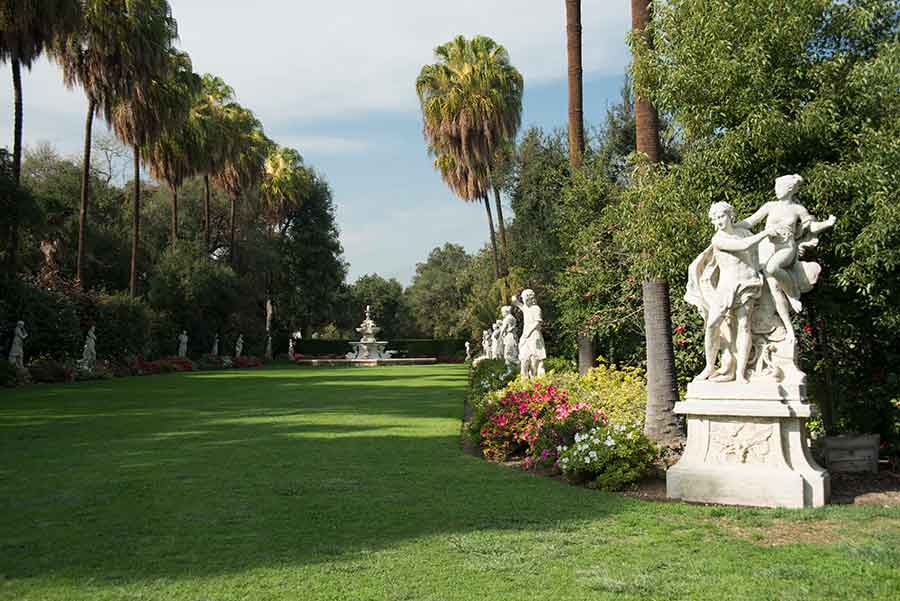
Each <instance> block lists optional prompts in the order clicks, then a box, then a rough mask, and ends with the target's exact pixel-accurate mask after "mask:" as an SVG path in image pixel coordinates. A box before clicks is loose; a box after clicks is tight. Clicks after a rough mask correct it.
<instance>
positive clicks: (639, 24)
mask: <svg viewBox="0 0 900 601" xmlns="http://www.w3.org/2000/svg"><path fill="white" fill-rule="evenodd" d="M651 8H652V7H651V5H650V1H649V0H631V28H632V30H634V32H635V33H636V34H637V35H640V36H642V37H644V38H646V39H647V43H648V44H650V45H651V46H652V44H653V40H652V39H651V38H650V33H649V32H648V31H647V27H648V26H649V25H650V18H651ZM634 115H635V122H636V127H637V140H636V142H637V144H636V146H637V151H638V152H642V153H644V154H646V155H647V158H648V159H650V162H651V163H656V162H659V116H658V115H657V113H656V108H655V107H654V106H653V105H652V104H651V103H650V101H649V100H646V99H644V98H641V97H640V96H638V95H637V94H635V95H634Z"/></svg>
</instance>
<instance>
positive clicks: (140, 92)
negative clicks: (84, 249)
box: [109, 0, 178, 297]
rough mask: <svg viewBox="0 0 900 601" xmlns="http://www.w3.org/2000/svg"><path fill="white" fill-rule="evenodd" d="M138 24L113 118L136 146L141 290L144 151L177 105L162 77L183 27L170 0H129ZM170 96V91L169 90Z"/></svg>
mask: <svg viewBox="0 0 900 601" xmlns="http://www.w3.org/2000/svg"><path fill="white" fill-rule="evenodd" d="M123 1H125V2H126V3H127V4H126V6H127V8H128V11H129V14H130V15H132V20H131V21H130V23H131V24H133V25H134V30H133V32H132V36H131V38H130V39H129V45H128V50H129V53H130V56H131V57H132V58H133V60H134V61H135V63H136V64H135V67H133V68H132V69H129V70H128V72H127V76H126V78H125V79H124V80H123V81H122V82H121V84H120V85H121V90H122V92H121V94H117V97H116V100H115V102H114V104H113V105H112V107H111V108H110V115H109V122H110V124H111V125H112V127H113V131H115V133H116V136H117V137H118V138H119V139H120V140H122V141H123V142H124V143H126V144H128V145H130V146H132V147H133V148H134V197H133V207H132V210H133V215H132V230H131V236H132V240H131V275H130V278H129V292H130V294H131V296H132V297H133V296H135V295H136V294H137V258H138V252H139V244H140V233H141V153H140V149H141V147H143V146H144V145H145V144H147V143H148V142H151V141H153V140H155V139H156V137H157V136H158V135H159V134H160V132H161V131H162V129H163V126H164V124H165V123H166V122H167V121H170V120H172V112H173V109H175V110H177V107H171V106H169V107H167V106H165V105H163V104H161V103H160V97H161V96H163V95H162V94H161V87H162V84H161V80H162V79H164V78H165V76H166V70H167V69H169V68H171V66H172V64H173V60H174V59H173V56H172V53H173V52H174V50H173V48H172V44H173V43H174V42H175V40H176V39H177V37H178V28H177V24H176V23H175V19H173V18H172V13H171V9H170V7H169V3H168V2H167V1H166V0H123ZM163 97H164V96H163Z"/></svg>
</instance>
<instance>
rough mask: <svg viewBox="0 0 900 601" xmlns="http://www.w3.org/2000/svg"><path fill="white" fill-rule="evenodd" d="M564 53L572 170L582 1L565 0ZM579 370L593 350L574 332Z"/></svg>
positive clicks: (578, 139)
mask: <svg viewBox="0 0 900 601" xmlns="http://www.w3.org/2000/svg"><path fill="white" fill-rule="evenodd" d="M566 56H567V59H568V64H569V164H570V165H571V166H572V171H575V169H577V168H578V167H580V166H581V163H582V161H583V160H584V95H583V91H584V82H583V70H582V67H581V0H566ZM576 338H577V342H578V372H579V373H581V374H586V373H587V372H588V370H589V369H590V368H591V367H593V366H594V358H595V355H596V349H595V348H594V338H593V336H591V335H589V334H584V333H580V334H578V335H577V337H576Z"/></svg>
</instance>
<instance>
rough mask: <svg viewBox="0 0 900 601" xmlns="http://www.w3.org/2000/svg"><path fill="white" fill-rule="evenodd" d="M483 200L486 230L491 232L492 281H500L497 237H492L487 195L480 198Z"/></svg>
mask: <svg viewBox="0 0 900 601" xmlns="http://www.w3.org/2000/svg"><path fill="white" fill-rule="evenodd" d="M482 200H484V208H485V210H486V211H487V218H488V229H490V231H491V248H492V249H493V251H494V279H495V280H499V279H500V262H499V261H498V258H497V236H496V235H494V216H493V215H491V203H490V202H488V197H487V194H485V195H484V196H483V197H482Z"/></svg>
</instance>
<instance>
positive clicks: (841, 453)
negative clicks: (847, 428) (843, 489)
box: [822, 434, 880, 473]
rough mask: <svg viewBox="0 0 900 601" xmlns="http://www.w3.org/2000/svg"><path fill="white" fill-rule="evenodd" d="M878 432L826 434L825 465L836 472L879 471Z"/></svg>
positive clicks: (824, 443)
mask: <svg viewBox="0 0 900 601" xmlns="http://www.w3.org/2000/svg"><path fill="white" fill-rule="evenodd" d="M879 442H880V437H879V435H878V434H861V435H841V436H826V437H825V439H824V441H823V447H822V448H823V451H824V453H825V465H826V467H828V469H829V470H831V471H834V472H872V473H877V472H878V445H879Z"/></svg>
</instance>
